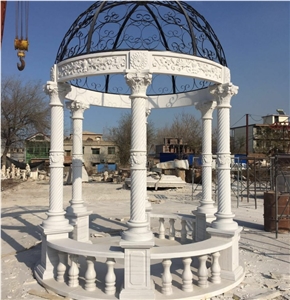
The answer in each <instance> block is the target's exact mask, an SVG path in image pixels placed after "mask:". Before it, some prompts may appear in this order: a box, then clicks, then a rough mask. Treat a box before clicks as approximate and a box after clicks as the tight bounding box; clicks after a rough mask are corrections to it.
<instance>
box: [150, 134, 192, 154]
mask: <svg viewBox="0 0 290 300" xmlns="http://www.w3.org/2000/svg"><path fill="white" fill-rule="evenodd" d="M192 152H193V151H192V149H191V148H190V147H189V146H188V145H187V144H186V143H183V140H182V138H176V137H165V138H164V143H163V144H161V145H156V147H155V156H156V158H159V159H160V155H161V154H163V153H172V154H175V155H176V156H177V157H176V158H180V159H181V158H183V156H184V155H186V154H190V153H192Z"/></svg>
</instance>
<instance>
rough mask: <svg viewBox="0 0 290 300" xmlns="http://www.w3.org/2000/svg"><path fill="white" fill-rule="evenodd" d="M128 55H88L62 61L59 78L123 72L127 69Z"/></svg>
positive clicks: (59, 67)
mask: <svg viewBox="0 0 290 300" xmlns="http://www.w3.org/2000/svg"><path fill="white" fill-rule="evenodd" d="M126 64H127V57H126V55H113V56H112V55H110V56H103V57H102V56H100V57H88V58H82V59H77V60H73V61H69V62H66V63H62V64H60V65H59V66H58V79H59V80H63V79H65V78H78V77H80V76H84V75H87V76H89V75H96V74H98V73H103V74H104V73H105V74H107V73H108V74H109V73H114V72H115V73H122V72H123V71H124V70H125V69H126Z"/></svg>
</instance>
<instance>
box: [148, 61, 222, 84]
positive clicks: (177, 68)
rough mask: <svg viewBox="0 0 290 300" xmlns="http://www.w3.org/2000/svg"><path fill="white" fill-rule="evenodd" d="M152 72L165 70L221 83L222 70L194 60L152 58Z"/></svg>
mask: <svg viewBox="0 0 290 300" xmlns="http://www.w3.org/2000/svg"><path fill="white" fill-rule="evenodd" d="M152 66H153V70H154V69H155V70H158V71H161V70H165V71H168V72H172V73H176V72H178V73H187V74H188V75H191V76H192V75H196V76H200V77H203V78H207V79H211V80H214V81H217V82H221V81H222V68H221V67H218V66H214V65H212V64H210V63H206V62H201V61H198V60H194V59H186V58H175V57H161V56H154V58H153V63H152Z"/></svg>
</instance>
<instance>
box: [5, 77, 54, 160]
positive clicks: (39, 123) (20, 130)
mask: <svg viewBox="0 0 290 300" xmlns="http://www.w3.org/2000/svg"><path fill="white" fill-rule="evenodd" d="M1 84H2V87H1V140H2V141H1V142H2V147H3V164H6V155H7V153H8V152H9V149H10V148H11V147H12V146H19V145H22V144H23V142H24V140H25V139H26V138H27V137H29V136H30V135H32V134H34V133H36V132H43V133H46V132H47V130H48V129H49V112H50V109H49V104H48V100H47V97H46V95H45V94H44V92H43V90H42V85H41V84H40V83H39V82H33V81H28V82H22V81H21V80H20V79H17V78H13V77H5V78H2V81H1Z"/></svg>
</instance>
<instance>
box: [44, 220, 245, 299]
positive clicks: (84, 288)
mask: <svg viewBox="0 0 290 300" xmlns="http://www.w3.org/2000/svg"><path fill="white" fill-rule="evenodd" d="M151 218H152V220H153V219H155V220H156V221H158V222H159V226H158V230H157V232H156V233H155V235H156V238H155V242H156V247H153V248H152V249H151V250H150V263H151V278H152V279H153V281H154V283H155V297H156V298H155V299H165V298H164V297H168V296H170V295H173V296H174V297H177V298H178V299H186V298H188V297H190V298H191V299H201V297H204V296H205V295H208V294H210V295H211V296H214V295H218V294H220V293H222V292H223V290H224V291H226V290H229V286H232V285H236V284H237V281H231V280H228V279H225V278H223V276H222V271H223V270H222V268H221V265H220V263H219V257H220V255H222V251H223V250H225V249H229V248H230V247H232V246H233V241H232V240H231V239H220V238H219V237H209V238H208V239H206V240H204V241H201V242H194V241H193V240H192V236H194V235H193V234H192V232H193V231H194V228H195V217H194V216H191V215H182V214H167V215H166V214H151ZM152 220H151V221H152ZM119 242H120V237H110V238H102V239H100V240H99V241H98V243H96V244H91V243H85V242H79V241H76V240H73V239H70V238H63V239H56V240H53V241H49V242H48V243H47V246H48V247H49V248H50V250H51V251H56V252H57V256H58V261H56V262H55V263H54V278H51V279H46V280H41V279H40V278H38V280H40V281H41V283H42V284H43V285H44V286H45V287H47V288H49V289H50V290H53V291H55V292H56V293H58V294H60V295H63V296H67V297H71V298H73V299H103V298H104V297H105V298H106V299H118V298H119V293H120V291H121V289H122V285H123V280H124V249H123V248H121V247H120V246H119ZM164 243H165V244H164ZM242 279H243V276H242V277H241V278H239V281H241V280H242Z"/></svg>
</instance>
